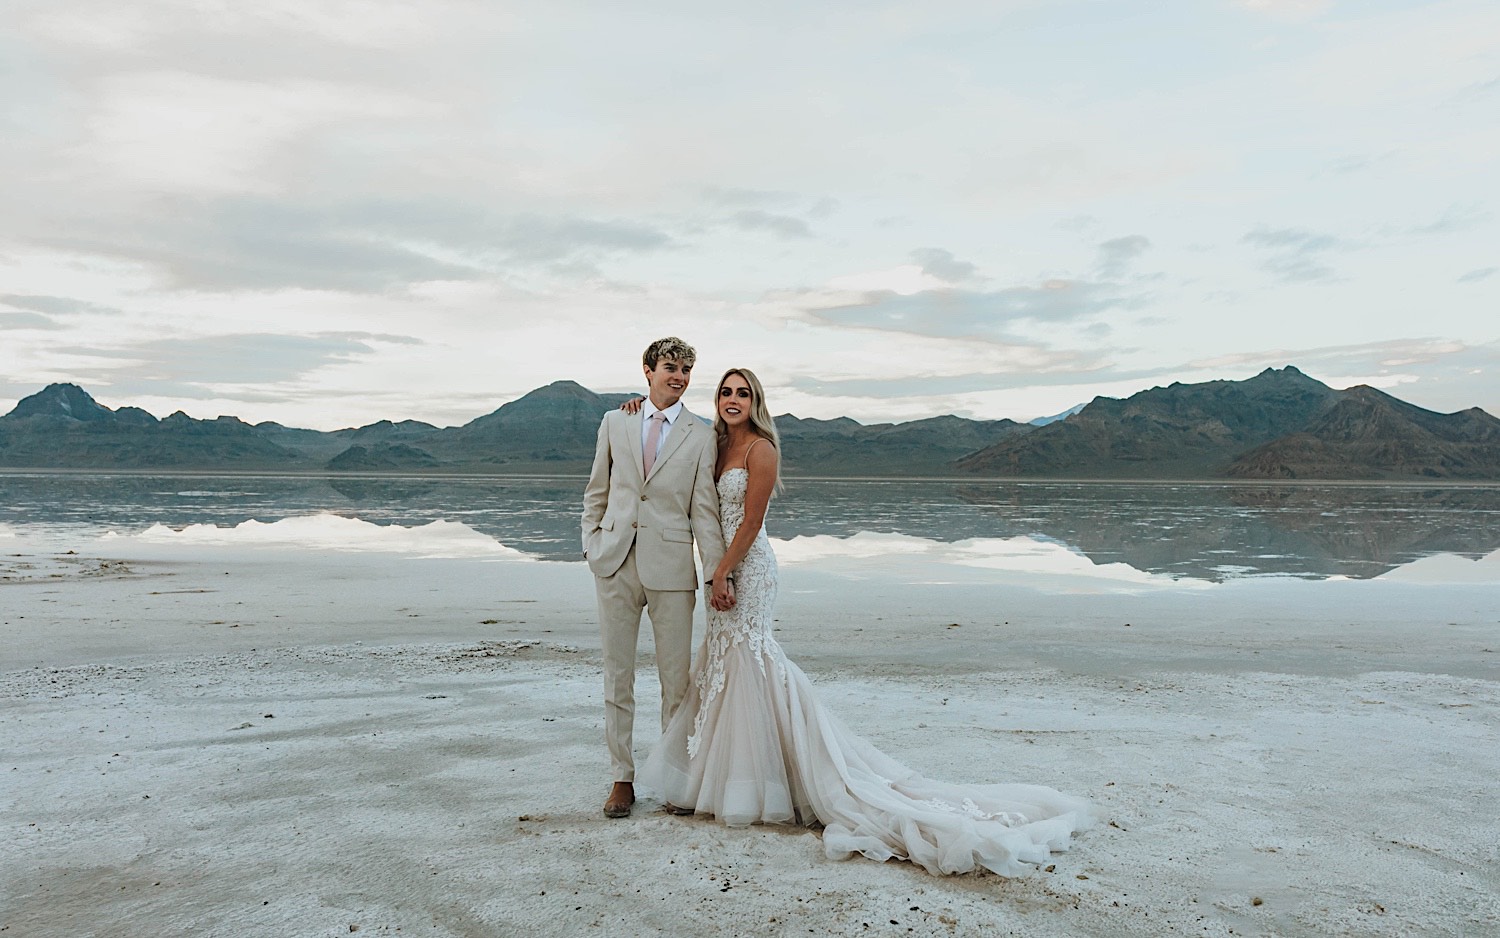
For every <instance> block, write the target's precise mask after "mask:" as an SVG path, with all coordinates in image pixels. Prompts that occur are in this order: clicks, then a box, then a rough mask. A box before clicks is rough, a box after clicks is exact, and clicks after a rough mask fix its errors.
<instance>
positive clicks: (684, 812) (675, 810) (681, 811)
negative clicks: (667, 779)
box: [667, 801, 697, 817]
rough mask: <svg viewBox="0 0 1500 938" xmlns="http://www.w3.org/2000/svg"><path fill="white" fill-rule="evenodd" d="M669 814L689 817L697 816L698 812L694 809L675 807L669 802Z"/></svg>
mask: <svg viewBox="0 0 1500 938" xmlns="http://www.w3.org/2000/svg"><path fill="white" fill-rule="evenodd" d="M667 813H668V814H675V815H677V816H678V817H687V816H688V815H689V814H696V813H697V812H696V811H694V810H693V809H692V808H684V807H682V806H681V805H675V804H673V803H672V802H670V801H668V802H667Z"/></svg>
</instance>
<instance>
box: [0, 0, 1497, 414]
mask: <svg viewBox="0 0 1500 938" xmlns="http://www.w3.org/2000/svg"><path fill="white" fill-rule="evenodd" d="M1497 211H1500V5H1496V4H1495V3H1494V0H1455V2H1438V3H1420V2H1394V0H1358V2H1354V0H1347V2H1333V0H1168V2H1162V0H1151V2H1146V0H1141V2H1129V0H1119V2H1108V0H1071V2H1070V0H1033V2H1025V0H977V2H935V3H920V4H919V3H916V2H912V0H906V2H901V3H889V4H883V3H880V2H879V0H876V2H845V0H830V2H812V3H809V2H807V0H798V2H785V3H784V2H781V0H758V2H756V3H738V2H735V3H706V4H705V3H688V2H652V0H642V2H637V3H634V4H630V5H624V4H615V3H606V2H602V0H595V2H570V0H538V2H534V3H533V2H517V3H507V2H491V0H484V2H462V0H424V2H422V3H416V2H384V0H258V2H255V3H236V2H231V0H197V2H193V0H176V2H173V0H129V2H120V0H97V2H96V0H11V2H9V3H7V4H6V15H5V17H4V21H3V24H0V412H4V411H6V410H9V409H10V407H11V406H12V405H13V403H14V402H15V401H16V400H17V399H19V398H20V397H23V396H25V395H27V394H30V393H33V392H34V391H36V390H38V389H40V388H41V387H42V386H43V385H45V384H47V383H48V382H53V381H72V382H76V383H78V384H80V385H82V386H83V387H84V388H86V389H87V390H89V391H90V392H92V393H93V394H94V395H95V396H96V397H97V398H99V400H100V401H102V402H103V403H105V404H108V405H110V406H115V407H118V406H122V405H126V404H134V405H138V406H143V407H145V408H147V409H148V410H151V411H152V412H153V413H156V414H157V415H158V416H163V415H165V414H168V413H170V412H172V411H174V410H178V409H182V410H185V411H187V412H188V413H189V414H191V415H193V416H195V417H214V416H217V415H219V414H235V415H238V416H241V417H243V418H245V419H247V420H250V421H260V420H277V421H280V422H282V423H286V424H291V425H296V426H307V427H316V428H320V429H334V428H337V427H343V426H352V425H358V424H362V423H368V422H371V421H374V420H377V419H381V418H392V419H405V418H415V419H421V420H427V421H430V422H433V423H438V424H454V423H462V422H465V421H467V420H469V419H471V418H473V417H476V416H478V415H480V414H483V413H487V412H489V411H491V410H493V409H494V408H495V407H497V406H499V405H500V404H502V403H504V402H505V401H507V400H510V399H513V398H515V397H517V396H519V395H521V394H524V393H525V392H527V391H529V390H531V389H533V388H535V387H538V386H540V385H543V384H546V383H548V382H551V381H554V380H557V379H562V378H568V379H572V380H575V381H578V382H580V383H582V384H584V385H585V386H588V387H590V388H593V389H595V390H600V391H606V390H607V391H619V390H629V389H633V388H639V387H641V386H642V382H641V374H640V365H639V355H640V350H641V348H642V347H643V346H644V345H645V344H646V343H647V342H648V341H650V340H651V339H653V338H656V337H658V336H661V335H667V334H676V335H680V336H682V337H683V338H685V339H687V340H688V341H689V342H692V343H693V344H694V345H696V346H697V347H698V349H699V353H700V358H699V378H698V384H697V385H695V387H694V388H693V391H692V392H690V398H689V401H690V403H691V404H693V405H694V406H695V407H696V408H698V409H700V410H701V411H705V412H706V411H707V410H708V408H707V404H706V401H707V398H708V396H709V392H710V391H711V386H712V384H713V381H714V379H715V378H716V377H717V374H718V373H719V372H720V371H721V370H722V369H724V368H726V367H728V366H731V365H746V366H749V367H751V368H754V369H755V370H757V371H758V372H759V373H760V374H761V376H762V377H763V378H764V379H765V381H766V383H767V385H768V388H769V390H768V394H769V395H770V396H771V397H772V400H771V404H772V408H773V410H775V411H776V412H778V413H780V412H786V411H790V412H793V413H796V414H798V415H801V416H816V417H832V416H836V415H840V414H847V415H850V416H853V417H855V418H857V419H860V420H864V421H867V422H870V421H878V420H904V419H910V418H916V417H926V416H932V415H935V414H942V413H957V414H961V415H965V416H972V417H1012V418H1016V419H1029V418H1033V417H1036V416H1040V415H1046V414H1052V413H1056V412H1058V411H1061V410H1064V409H1065V408H1068V407H1070V406H1072V405H1074V404H1077V403H1080V402H1084V401H1087V400H1089V399H1091V398H1092V397H1094V396H1095V395H1098V394H1108V395H1112V396H1126V395H1129V394H1131V393H1134V392H1135V391H1138V390H1141V389H1143V388H1147V387H1151V386H1153V385H1158V384H1166V383H1170V382H1172V381H1202V380H1209V379H1214V378H1245V377H1249V376H1250V375H1253V374H1255V373H1256V372H1258V371H1260V370H1261V369H1263V368H1265V367H1268V366H1281V365H1285V364H1295V365H1297V366H1299V367H1300V368H1302V369H1303V370H1304V371H1306V372H1308V373H1309V374H1311V375H1313V376H1314V377H1317V378H1319V379H1321V380H1323V381H1326V382H1328V383H1330V384H1332V385H1334V386H1336V387H1346V386H1349V385H1352V384H1359V383H1366V384H1373V385H1375V386H1377V387H1380V388H1383V389H1386V390H1388V391H1390V392H1391V393H1394V394H1396V395H1397V396H1399V397H1403V398H1405V399H1407V400H1410V401H1412V402H1414V403H1417V404H1420V405H1422V406H1424V407H1429V408H1432V409H1434V410H1440V411H1452V410H1458V409H1461V408H1464V407H1469V406H1474V405H1479V406H1481V407H1484V408H1485V409H1486V410H1489V411H1490V412H1491V413H1495V414H1500V218H1497V214H1496V213H1497Z"/></svg>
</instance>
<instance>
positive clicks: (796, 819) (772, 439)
mask: <svg viewBox="0 0 1500 938" xmlns="http://www.w3.org/2000/svg"><path fill="white" fill-rule="evenodd" d="M696 357H697V356H696V353H695V352H694V351H693V349H692V347H691V346H689V345H687V344H686V343H684V342H683V341H682V340H681V339H677V338H666V339H661V340H658V341H656V342H654V343H652V344H651V346H650V347H649V348H647V349H646V353H645V355H644V356H643V360H642V361H643V365H644V368H645V373H646V383H647V386H648V389H649V393H648V396H647V398H646V399H645V401H643V402H640V404H639V407H636V406H635V405H634V404H627V405H626V406H625V408H622V409H621V410H617V411H613V412H611V413H608V414H606V415H605V417H604V421H603V423H602V424H601V425H600V427H599V443H598V448H597V450H596V451H595V453H594V466H593V472H592V473H591V474H590V476H589V482H588V487H587V488H586V489H585V491H584V510H583V545H584V556H585V557H586V558H587V560H588V563H589V567H590V569H591V570H592V571H593V574H594V582H595V586H596V588H597V591H598V598H599V618H600V626H601V630H602V634H603V652H604V724H605V736H606V739H607V741H608V744H609V753H610V761H611V763H612V768H613V772H614V779H615V782H614V787H613V789H612V790H611V791H610V794H609V797H608V800H606V801H605V803H604V814H605V816H606V817H612V818H613V817H625V816H627V815H629V814H630V808H631V805H632V804H633V803H634V802H635V786H634V782H635V762H634V758H633V754H632V751H631V733H632V725H633V722H634V715H635V697H634V685H635V656H636V643H637V638H638V634H639V631H640V622H641V611H642V609H643V608H644V609H645V610H646V611H647V612H648V613H649V614H650V618H651V627H652V631H653V632H654V634H655V638H656V661H657V670H658V672H659V673H660V675H661V694H662V726H663V730H662V737H661V740H660V742H658V743H657V745H656V747H655V749H654V750H653V751H652V753H651V755H650V757H649V758H648V759H647V760H646V763H645V765H643V766H642V768H641V783H642V786H643V787H645V788H648V789H650V790H651V791H652V792H653V793H655V794H656V795H658V796H660V797H661V798H663V799H664V800H665V801H666V804H667V810H669V811H671V812H672V813H674V814H693V813H700V814H711V815H713V816H714V817H716V818H718V819H719V820H721V821H723V822H724V823H725V824H729V825H746V824H755V823H758V822H765V823H797V824H806V825H816V824H821V825H823V844H824V849H825V851H826V852H827V854H828V856H830V857H833V858H843V857H847V856H849V855H851V854H854V853H862V854H864V855H865V856H867V857H871V858H873V859H876V860H887V859H890V858H892V857H895V858H899V859H905V860H910V861H911V862H913V863H918V864H920V865H922V866H923V867H925V868H927V869H928V870H929V871H930V872H932V873H963V872H969V871H971V870H975V869H979V868H984V869H989V870H993V871H994V872H996V873H1000V874H1002V875H1016V874H1019V873H1021V872H1023V871H1024V870H1025V869H1026V866H1025V865H1026V864H1028V863H1029V864H1039V863H1043V862H1045V861H1046V859H1047V857H1048V855H1049V853H1051V852H1053V851H1061V850H1066V849H1067V847H1068V840H1069V837H1070V836H1071V835H1072V834H1073V832H1074V831H1076V830H1080V829H1082V828H1084V827H1086V826H1088V825H1089V824H1090V823H1091V821H1092V818H1091V816H1090V812H1089V807H1088V804H1087V803H1086V802H1084V801H1083V800H1081V799H1078V798H1074V797H1071V796H1069V795H1064V794H1062V793H1060V792H1057V791H1054V790H1053V789H1051V788H1045V787H1042V786H1040V785H1023V784H1003V785H949V784H944V783H941V782H934V781H931V780H929V779H926V778H923V777H922V776H921V775H918V774H917V773H915V772H913V771H912V770H911V769H908V768H906V767H905V766H903V765H901V764H900V763H899V762H896V761H895V760H894V759H892V758H890V757H889V756H887V755H885V754H884V753H882V752H880V751H879V750H877V749H876V748H875V747H874V746H872V745H870V744H869V743H868V742H866V741H865V740H863V739H861V738H860V737H859V736H857V735H855V734H854V733H851V732H850V731H849V730H848V729H846V728H845V727H844V725H843V724H842V723H841V722H839V720H838V719H837V718H835V717H834V716H833V714H831V713H829V712H828V711H827V710H826V709H824V708H823V706H822V705H821V704H820V703H819V702H818V699H817V697H816V695H815V694H814V692H813V689H812V685H811V683H810V682H809V681H808V679H807V676H806V675H804V674H803V673H802V671H801V669H799V668H798V667H797V666H796V665H795V664H793V663H792V662H791V661H789V660H787V657H786V655H785V654H784V653H783V652H782V649H781V646H780V644H778V643H777V641H776V639H775V638H774V637H772V634H771V628H772V607H773V606H774V604H775V601H776V556H775V554H773V553H772V552H771V545H770V543H769V541H768V540H767V539H766V533H765V530H764V529H763V528H762V526H761V525H762V522H763V521H764V519H765V514H766V508H767V506H768V504H769V503H770V499H771V494H772V492H773V490H774V489H775V488H776V487H777V483H778V475H779V468H780V463H781V455H780V452H779V449H780V447H779V441H778V439H777V436H776V427H775V424H774V423H773V421H772V419H771V412H770V410H769V409H768V408H767V406H766V401H765V395H764V393H763V391H762V389H761V385H760V382H759V381H758V380H757V379H756V377H755V375H754V374H753V373H752V372H750V371H748V370H746V369H743V368H731V369H730V370H729V371H728V372H726V373H725V374H724V377H723V378H722V379H720V381H719V386H718V389H717V391H716V393H715V395H714V398H715V410H716V415H715V419H714V425H713V427H712V429H710V428H709V427H708V426H707V425H706V424H704V423H703V422H702V421H700V420H699V419H698V418H697V417H695V416H693V415H692V414H690V413H688V412H687V411H686V410H685V409H684V408H683V406H682V402H681V399H682V394H683V392H684V391H686V390H687V387H688V384H689V382H690V380H691V378H692V371H693V363H694V360H695V358H696ZM694 541H696V542H697V544H698V552H699V555H700V556H701V557H702V560H703V569H704V571H705V572H706V573H707V574H708V575H707V579H706V582H705V583H704V586H705V587H706V588H707V589H708V591H709V606H710V611H709V613H708V629H707V634H706V635H705V637H704V641H703V644H702V646H700V647H699V649H698V655H697V662H696V664H695V665H694V666H693V667H692V668H691V670H690V669H689V646H690V644H691V640H692V630H693V622H692V619H693V605H694V599H695V596H696V593H697V590H698V586H699V584H698V579H697V576H696V571H695V569H694V567H693V555H692V547H693V542H694Z"/></svg>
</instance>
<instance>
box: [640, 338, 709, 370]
mask: <svg viewBox="0 0 1500 938" xmlns="http://www.w3.org/2000/svg"><path fill="white" fill-rule="evenodd" d="M663 358H665V359H667V360H668V361H674V362H676V363H677V364H679V365H687V366H688V367H690V368H691V367H692V365H693V363H694V362H695V361H697V360H698V353H697V352H696V351H694V350H693V347H692V346H691V345H688V344H687V343H686V342H684V341H682V340H681V339H679V338H677V336H675V335H669V336H667V337H666V338H665V339H657V340H656V341H655V342H652V343H651V344H650V345H648V346H646V353H645V354H644V355H642V356H641V363H642V364H643V365H645V366H646V367H647V368H648V369H650V370H651V371H655V370H656V363H657V362H659V361H661V360H662V359H663Z"/></svg>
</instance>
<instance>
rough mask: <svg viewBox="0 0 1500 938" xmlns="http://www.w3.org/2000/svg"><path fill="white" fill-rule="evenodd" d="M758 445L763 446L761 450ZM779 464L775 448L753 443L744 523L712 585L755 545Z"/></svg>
mask: <svg viewBox="0 0 1500 938" xmlns="http://www.w3.org/2000/svg"><path fill="white" fill-rule="evenodd" d="M761 443H765V445H764V446H762V445H761ZM778 462H779V460H778V459H777V458H776V447H774V446H772V445H771V441H770V440H766V439H764V438H762V439H760V440H756V441H755V442H754V443H751V444H750V449H749V450H748V451H746V453H745V468H746V469H748V470H749V471H750V478H749V480H748V481H747V482H746V483H745V520H744V521H741V522H740V529H739V530H738V531H736V532H734V540H732V541H730V542H729V547H728V548H727V549H726V550H725V551H724V559H723V560H720V561H719V568H718V569H717V570H715V571H714V580H715V581H718V580H719V578H720V577H727V576H728V575H729V574H730V573H731V572H732V571H733V570H734V568H735V567H738V566H739V565H740V561H741V560H744V559H745V555H746V554H748V553H749V552H750V545H751V544H753V543H755V535H756V534H757V533H758V532H759V531H760V526H761V525H762V524H763V523H765V520H766V508H767V506H769V505H770V504H771V491H772V490H773V489H775V488H776V464H777V463H778Z"/></svg>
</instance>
